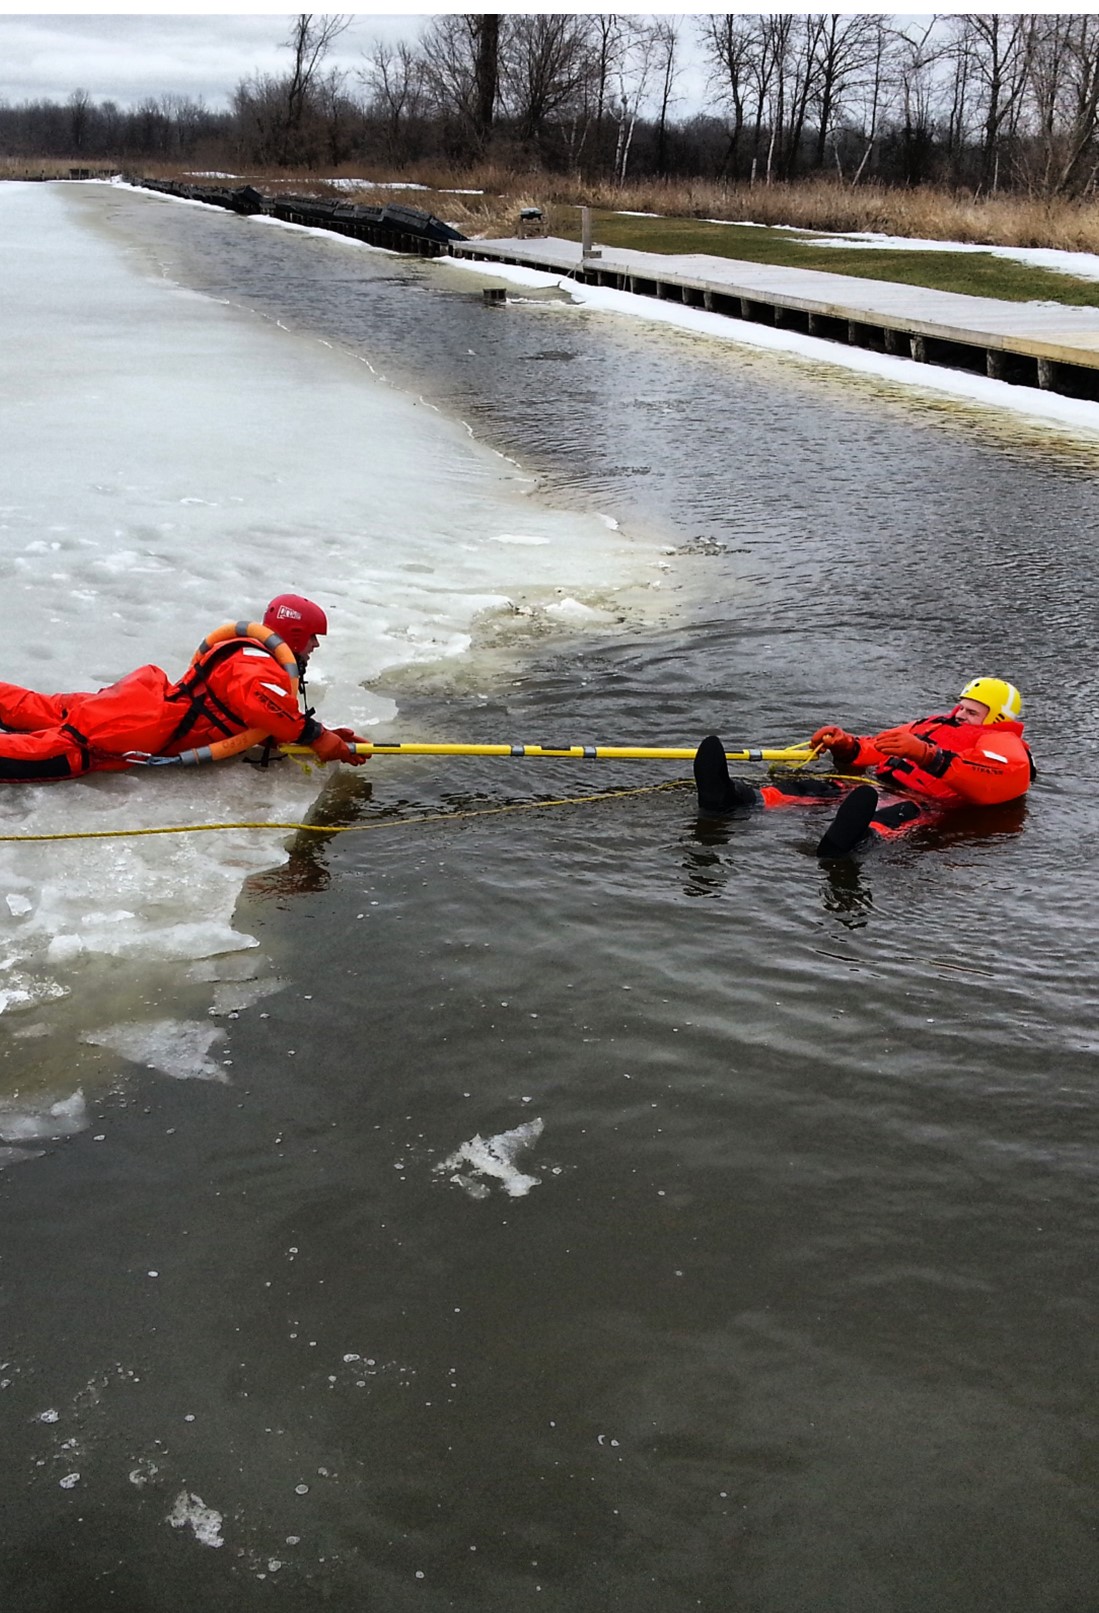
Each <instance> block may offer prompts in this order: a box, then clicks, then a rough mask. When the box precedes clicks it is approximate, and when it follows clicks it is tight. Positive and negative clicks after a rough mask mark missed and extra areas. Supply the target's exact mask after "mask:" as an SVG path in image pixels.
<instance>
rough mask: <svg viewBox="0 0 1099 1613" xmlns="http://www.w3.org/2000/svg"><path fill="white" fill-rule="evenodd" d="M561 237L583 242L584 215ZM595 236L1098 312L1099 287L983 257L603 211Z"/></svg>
mask: <svg viewBox="0 0 1099 1613" xmlns="http://www.w3.org/2000/svg"><path fill="white" fill-rule="evenodd" d="M556 233H558V234H561V235H564V236H565V237H566V239H568V240H573V241H578V240H579V239H580V221H579V216H577V217H576V218H575V219H574V220H569V221H567V222H565V223H564V227H563V228H561V229H560V230H558V231H557V232H556ZM592 235H593V238H595V239H597V240H598V242H599V243H600V245H602V246H607V247H616V246H617V247H624V248H629V249H630V250H632V251H636V252H667V253H676V254H679V253H693V252H705V253H710V254H712V255H713V256H715V257H721V258H734V259H736V258H739V259H741V260H742V261H746V262H749V263H775V264H781V265H783V266H785V267H788V268H793V269H822V270H824V271H825V272H827V273H830V274H845V275H851V276H853V277H856V278H859V279H863V280H892V281H897V282H899V283H901V284H903V285H909V286H927V287H929V288H930V289H932V290H935V291H954V292H964V293H966V294H968V295H969V296H973V297H1001V298H1003V299H1004V300H1005V301H1007V302H1062V303H1071V304H1074V305H1077V306H1081V307H1089V308H1095V307H1099V281H1090V280H1077V279H1074V278H1073V277H1072V276H1071V275H1066V274H1060V273H1055V272H1053V271H1052V270H1048V269H1035V268H1031V267H1029V266H1028V265H1026V264H1022V263H1016V262H1013V261H1012V260H1011V259H1010V258H999V257H994V256H992V255H991V254H986V253H983V252H949V251H944V252H924V251H920V252H910V251H906V250H905V249H904V248H889V247H882V248H873V247H851V248H848V249H845V248H843V247H828V246H818V245H816V244H815V243H814V241H813V239H812V237H811V236H805V235H799V234H797V233H796V232H794V231H792V230H789V229H760V228H757V227H755V226H753V225H744V224H710V223H707V222H705V221H704V220H700V219H689V218H635V217H632V216H629V215H622V214H620V213H611V212H599V213H595V214H593V217H592Z"/></svg>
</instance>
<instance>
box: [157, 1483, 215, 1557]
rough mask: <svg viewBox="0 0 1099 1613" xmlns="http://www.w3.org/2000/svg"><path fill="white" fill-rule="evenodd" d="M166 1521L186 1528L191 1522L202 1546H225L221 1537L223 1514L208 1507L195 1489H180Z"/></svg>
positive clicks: (173, 1526) (174, 1526)
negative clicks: (196, 1493)
mask: <svg viewBox="0 0 1099 1613" xmlns="http://www.w3.org/2000/svg"><path fill="white" fill-rule="evenodd" d="M165 1522H166V1523H170V1524H171V1526H172V1528H173V1529H185V1528H186V1527H187V1525H188V1524H190V1526H191V1529H192V1530H193V1531H194V1536H195V1539H196V1540H197V1541H198V1543H199V1545H200V1546H214V1547H217V1546H224V1544H225V1541H224V1540H223V1539H222V1537H221V1525H222V1515H221V1513H220V1512H215V1511H214V1509H213V1507H208V1506H207V1505H206V1503H205V1501H204V1500H203V1499H202V1497H201V1496H200V1495H195V1493H194V1491H193V1490H180V1492H179V1494H178V1495H177V1496H176V1499H175V1505H174V1506H173V1507H172V1510H171V1512H169V1514H168V1516H167V1518H166V1519H165Z"/></svg>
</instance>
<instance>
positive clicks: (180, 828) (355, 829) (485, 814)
mask: <svg viewBox="0 0 1099 1613" xmlns="http://www.w3.org/2000/svg"><path fill="white" fill-rule="evenodd" d="M690 782H691V781H690V780H689V779H668V780H666V781H665V782H664V783H663V784H643V785H640V786H638V787H637V788H635V789H630V790H606V791H604V792H603V793H602V794H600V795H570V796H560V797H557V798H555V799H554V800H552V801H513V802H511V803H510V804H509V805H507V806H498V807H477V808H474V809H473V810H472V811H469V812H432V813H428V814H425V816H423V817H422V818H382V819H379V820H377V821H375V822H374V823H279V822H269V821H268V822H255V823H249V822H243V823H167V824H159V825H157V826H155V827H153V828H148V829H75V830H72V831H70V832H69V833H67V834H14V835H4V834H0V844H7V843H11V842H14V841H43V840H48V841H52V840H120V839H132V838H136V837H137V836H140V835H182V834H215V833H218V832H219V831H222V830H229V829H280V830H283V831H285V832H294V831H297V832H300V833H302V834H321V835H339V834H365V833H366V832H367V831H369V830H371V829H407V828H410V827H413V826H415V825H418V824H425V823H456V822H458V821H460V820H461V819H463V818H492V817H498V816H499V815H500V814H501V813H504V812H537V811H540V810H542V809H544V808H547V807H562V806H587V805H588V804H589V803H590V802H596V801H620V800H622V799H623V797H625V796H628V795H654V794H656V792H657V791H659V790H678V789H682V788H683V786H684V785H685V784H689V783H690Z"/></svg>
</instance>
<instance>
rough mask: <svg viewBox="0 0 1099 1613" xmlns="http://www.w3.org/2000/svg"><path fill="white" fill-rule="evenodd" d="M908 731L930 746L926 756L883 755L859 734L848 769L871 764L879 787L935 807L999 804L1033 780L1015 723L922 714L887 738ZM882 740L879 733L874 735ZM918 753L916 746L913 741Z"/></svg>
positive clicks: (1020, 728)
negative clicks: (982, 723) (975, 721)
mask: <svg viewBox="0 0 1099 1613" xmlns="http://www.w3.org/2000/svg"><path fill="white" fill-rule="evenodd" d="M909 734H910V735H911V736H912V738H913V739H914V740H916V741H922V743H923V745H925V746H926V745H930V746H931V747H932V749H931V755H930V756H927V757H926V758H922V759H921V760H920V761H919V762H917V761H914V760H909V759H908V758H906V757H905V756H903V755H896V754H894V755H887V754H886V753H885V752H883V751H881V750H879V749H877V747H876V745H875V743H874V740H873V739H867V738H864V737H860V738H859V741H858V750H857V751H856V753H855V755H854V756H853V757H852V758H851V760H850V762H849V763H847V765H848V766H850V767H857V768H873V770H874V781H875V783H877V784H878V785H880V786H881V787H882V788H883V789H886V790H890V791H896V792H897V793H898V794H901V795H911V796H915V797H916V798H917V799H919V800H921V801H923V802H926V803H927V804H928V805H934V806H936V807H938V808H940V809H944V808H950V807H963V806H999V805H1000V804H1001V803H1002V802H1004V801H1014V800H1016V799H1017V798H1018V797H1019V796H1020V795H1025V794H1026V792H1027V790H1029V788H1030V785H1031V781H1032V780H1033V778H1034V763H1033V761H1032V760H1031V755H1030V751H1029V749H1028V747H1027V746H1026V744H1025V743H1024V741H1023V725H1022V723H1021V722H1014V721H1011V720H1001V721H999V722H994V723H992V724H990V725H985V726H982V727H977V726H975V725H974V724H973V723H967V722H963V721H961V720H960V719H959V718H958V717H957V716H955V715H954V714H953V713H950V714H949V715H947V716H941V717H923V718H921V719H920V720H919V721H918V722H911V723H905V724H903V726H902V727H900V728H894V729H892V730H891V731H890V738H892V739H898V738H899V739H900V742H901V744H904V740H903V737H901V736H904V735H909ZM875 737H876V738H884V737H885V736H884V735H876V736H875ZM911 749H912V750H913V751H915V752H916V753H917V754H919V747H918V746H917V745H913V746H912V747H911Z"/></svg>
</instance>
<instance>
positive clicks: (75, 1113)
mask: <svg viewBox="0 0 1099 1613" xmlns="http://www.w3.org/2000/svg"><path fill="white" fill-rule="evenodd" d="M87 1124H88V1110H87V1105H86V1104H85V1102H84V1094H83V1093H82V1092H80V1091H79V1090H78V1091H76V1092H74V1093H73V1095H72V1097H71V1098H63V1099H61V1100H60V1101H58V1102H57V1103H52V1104H50V1105H49V1107H48V1108H43V1109H23V1108H20V1109H16V1108H13V1107H10V1106H0V1139H3V1141H4V1142H6V1143H26V1142H43V1141H45V1140H46V1139H47V1138H50V1139H52V1138H55V1137H71V1136H73V1134H74V1133H75V1132H78V1131H83V1130H84V1129H85V1127H86V1126H87Z"/></svg>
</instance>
